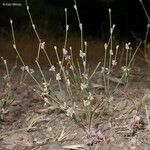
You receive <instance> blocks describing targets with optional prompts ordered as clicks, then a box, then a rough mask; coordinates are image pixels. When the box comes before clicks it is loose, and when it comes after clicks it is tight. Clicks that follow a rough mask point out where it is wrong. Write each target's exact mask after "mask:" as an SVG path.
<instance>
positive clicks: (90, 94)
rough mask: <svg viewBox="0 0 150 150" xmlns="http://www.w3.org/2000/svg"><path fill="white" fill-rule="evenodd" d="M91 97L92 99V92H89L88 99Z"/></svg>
mask: <svg viewBox="0 0 150 150" xmlns="http://www.w3.org/2000/svg"><path fill="white" fill-rule="evenodd" d="M93 99H94V97H93V95H92V93H91V92H89V96H88V100H93Z"/></svg>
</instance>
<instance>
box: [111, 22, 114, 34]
mask: <svg viewBox="0 0 150 150" xmlns="http://www.w3.org/2000/svg"><path fill="white" fill-rule="evenodd" d="M114 28H115V24H113V26H112V28H111V30H110V34H112V33H113V31H114Z"/></svg>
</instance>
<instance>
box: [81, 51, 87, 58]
mask: <svg viewBox="0 0 150 150" xmlns="http://www.w3.org/2000/svg"><path fill="white" fill-rule="evenodd" d="M85 56H86V53H84V52H83V51H82V50H80V57H81V58H83V57H85Z"/></svg>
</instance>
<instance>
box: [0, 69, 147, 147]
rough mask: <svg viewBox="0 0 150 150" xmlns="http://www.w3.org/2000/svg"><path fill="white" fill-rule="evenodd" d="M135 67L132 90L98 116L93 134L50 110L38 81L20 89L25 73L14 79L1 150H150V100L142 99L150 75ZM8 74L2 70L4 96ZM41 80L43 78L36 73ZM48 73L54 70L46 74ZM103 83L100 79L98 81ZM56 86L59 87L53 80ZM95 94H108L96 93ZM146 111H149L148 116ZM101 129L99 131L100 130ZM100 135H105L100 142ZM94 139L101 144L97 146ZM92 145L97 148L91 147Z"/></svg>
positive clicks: (1, 127)
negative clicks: (35, 89)
mask: <svg viewBox="0 0 150 150" xmlns="http://www.w3.org/2000/svg"><path fill="white" fill-rule="evenodd" d="M138 69H140V68H135V70H136V73H135V71H133V72H134V73H132V77H131V80H130V82H129V85H128V87H127V88H124V87H122V86H121V87H119V89H118V90H117V92H116V93H115V95H114V99H113V101H111V102H110V103H109V105H108V107H107V109H106V110H105V111H104V112H103V113H102V114H101V115H100V116H99V117H98V121H97V124H96V125H95V126H94V127H93V130H94V131H93V132H95V133H92V129H91V131H90V135H89V134H88V133H87V132H86V130H85V128H82V127H81V126H79V124H78V123H77V122H75V120H74V119H72V118H70V117H68V116H66V114H65V113H63V112H61V111H59V110H57V109H52V108H51V107H48V106H45V105H44V101H43V100H42V99H41V98H40V97H39V96H38V95H37V94H35V93H34V92H33V89H32V88H33V87H34V82H33V81H32V80H31V79H30V78H27V80H26V82H25V83H24V84H21V85H20V84H19V83H18V81H19V78H20V71H16V72H15V74H14V75H13V77H12V83H13V84H12V95H11V98H12V99H13V103H12V104H11V105H10V106H9V107H8V109H7V110H6V111H5V112H3V119H4V120H3V121H1V122H0V123H1V124H0V149H1V150H63V149H68V150H69V149H70V150H72V149H79V150H83V149H85V150H149V149H150V124H149V121H150V118H149V119H148V118H147V117H148V115H150V96H148V97H146V98H145V99H144V100H142V98H143V96H144V94H145V93H146V91H147V90H149V89H150V77H149V75H147V74H145V73H144V72H143V73H142V71H141V70H138ZM4 74H5V70H4V69H3V67H1V68H0V76H1V78H0V84H1V86H0V87H1V88H0V89H1V94H0V95H1V97H0V99H2V96H3V93H4V86H3V85H4V80H3V78H2V76H4ZM35 74H36V76H37V78H40V75H39V73H35ZM45 74H48V71H46V70H45ZM94 81H95V82H96V81H97V78H96V77H95V78H94ZM53 84H56V83H55V81H53ZM92 90H94V91H95V93H98V94H101V93H103V90H102V89H97V88H93V89H92ZM146 108H147V110H148V111H149V112H148V114H147V113H146ZM95 130H96V131H95ZM98 131H100V133H101V135H100V136H98V138H96V136H97V135H96V134H98ZM92 139H96V140H95V141H94V140H93V141H92ZM89 141H92V142H91V144H88V142H89Z"/></svg>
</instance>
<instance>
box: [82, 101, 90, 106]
mask: <svg viewBox="0 0 150 150" xmlns="http://www.w3.org/2000/svg"><path fill="white" fill-rule="evenodd" d="M90 104H91V102H90V101H89V100H84V101H83V105H84V106H85V107H86V106H89V105H90Z"/></svg>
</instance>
